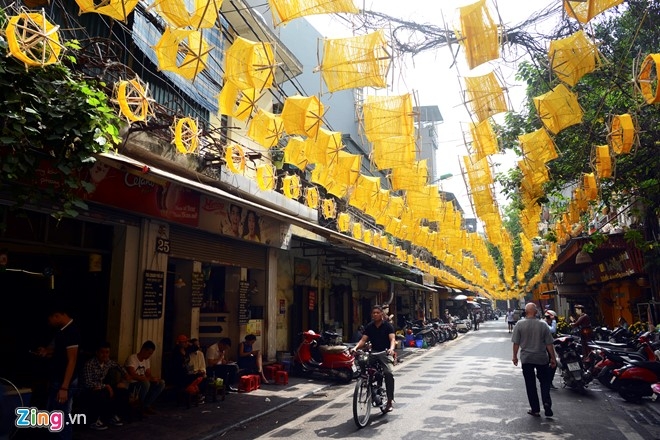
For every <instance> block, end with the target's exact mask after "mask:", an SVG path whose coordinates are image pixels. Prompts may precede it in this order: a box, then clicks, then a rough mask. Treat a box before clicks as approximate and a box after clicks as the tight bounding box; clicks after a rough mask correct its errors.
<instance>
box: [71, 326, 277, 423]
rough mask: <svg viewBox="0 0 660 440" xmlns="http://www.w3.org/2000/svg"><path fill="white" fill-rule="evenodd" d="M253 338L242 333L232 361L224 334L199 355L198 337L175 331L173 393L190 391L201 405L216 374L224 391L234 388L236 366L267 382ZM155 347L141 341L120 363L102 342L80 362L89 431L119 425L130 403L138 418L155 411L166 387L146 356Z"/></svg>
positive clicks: (171, 376) (237, 368)
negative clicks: (83, 361) (175, 391)
mask: <svg viewBox="0 0 660 440" xmlns="http://www.w3.org/2000/svg"><path fill="white" fill-rule="evenodd" d="M256 340H257V338H256V336H255V335H247V336H246V337H245V340H244V341H243V342H242V343H241V345H240V347H239V354H238V359H237V362H234V361H233V360H232V358H231V355H230V349H231V339H229V338H221V339H220V340H219V341H218V342H216V343H215V344H212V345H211V346H209V347H208V349H207V350H206V355H204V353H203V352H202V348H201V346H200V343H199V340H198V339H194V338H193V339H188V337H187V336H186V335H179V336H178V337H177V339H176V346H175V349H174V351H173V353H172V360H171V362H172V363H171V370H170V380H171V381H172V385H174V387H175V389H176V390H177V392H189V393H190V392H191V390H194V392H193V393H192V394H195V395H196V396H198V399H199V401H198V403H203V402H204V398H203V396H204V394H205V388H206V386H207V385H208V384H209V383H215V379H216V378H221V379H222V380H223V386H224V387H225V389H226V390H227V391H230V392H237V391H238V389H237V388H236V384H237V381H238V374H239V371H240V370H244V371H245V372H246V373H247V374H259V375H261V379H262V383H265V384H268V383H269V381H268V380H267V379H266V376H265V375H264V373H263V361H262V358H261V353H260V352H259V351H258V350H254V349H253V345H254V343H255V342H256ZM155 350H156V344H154V343H153V342H152V341H146V342H144V343H143V344H142V347H141V348H140V351H138V352H137V353H135V354H132V355H130V356H129V357H128V358H127V359H126V362H125V363H124V365H123V366H120V365H119V364H118V363H117V362H115V361H113V360H111V359H110V344H109V343H107V342H104V343H102V344H100V345H99V346H98V348H97V349H96V352H95V354H94V357H93V358H91V359H90V360H88V361H87V362H85V364H84V367H83V372H82V373H83V374H82V379H83V381H82V384H83V387H82V390H83V391H82V394H81V398H82V400H83V402H84V405H85V407H86V413H87V415H88V418H89V420H90V421H91V423H90V425H89V427H90V428H91V429H95V430H106V429H108V425H114V426H121V425H123V421H122V417H126V416H128V415H129V414H130V412H131V406H132V405H131V403H134V405H135V406H136V407H137V409H138V411H139V417H145V416H148V415H151V414H155V411H154V410H153V408H152V405H153V403H154V402H155V401H156V399H157V398H158V396H160V394H161V393H162V392H163V390H164V389H165V381H164V380H163V379H160V378H158V377H155V376H153V375H152V374H151V363H150V358H151V356H152V355H153V353H154V351H155ZM209 378H210V379H211V381H209V380H208V379H209Z"/></svg>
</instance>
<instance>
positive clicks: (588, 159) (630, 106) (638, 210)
mask: <svg viewBox="0 0 660 440" xmlns="http://www.w3.org/2000/svg"><path fill="white" fill-rule="evenodd" d="M658 23H660V4H659V3H657V2H654V1H650V0H629V1H628V2H627V7H625V8H619V9H618V10H617V11H615V12H612V13H608V14H605V18H603V19H601V20H600V21H599V22H597V23H596V24H595V25H594V26H593V27H592V28H591V29H592V31H593V37H594V39H595V40H596V41H597V42H598V47H599V50H600V53H601V54H602V61H603V62H602V64H601V65H600V67H599V68H598V69H597V70H596V71H595V72H592V73H590V74H588V75H586V76H585V77H583V78H582V79H581V80H580V81H579V82H578V84H577V85H576V86H575V87H574V88H573V91H574V92H575V93H577V95H578V99H579V102H580V105H581V107H582V109H583V110H584V118H583V121H582V123H581V124H579V125H574V126H571V127H568V128H566V129H564V130H563V131H561V132H560V133H559V134H557V135H556V136H555V143H556V145H557V148H558V150H559V151H560V157H559V158H558V159H555V160H553V161H551V162H549V163H548V167H549V170H550V176H551V180H550V181H549V182H548V183H547V184H546V186H545V190H546V194H547V195H548V197H550V198H556V197H558V196H559V195H560V194H561V192H562V191H564V192H565V189H566V188H569V187H571V186H572V185H575V184H576V182H578V181H579V179H580V176H581V175H582V173H585V172H591V171H593V170H594V168H595V159H594V148H595V146H598V145H605V144H607V143H608V133H609V128H608V127H609V123H610V121H611V117H612V116H613V115H618V114H623V113H630V114H631V115H632V116H633V117H634V118H635V119H636V121H637V124H638V128H639V133H638V134H639V142H638V144H637V146H636V148H635V149H634V150H633V151H632V152H631V154H628V155H620V156H617V157H613V163H614V176H613V178H611V179H601V180H600V181H599V187H600V190H599V197H600V200H601V201H602V203H603V204H604V205H605V206H609V207H612V208H615V209H617V210H624V211H625V210H627V211H628V213H629V214H632V215H633V216H635V217H637V218H638V225H639V226H640V228H641V231H642V232H641V233H640V234H637V235H635V234H628V237H629V238H631V239H632V238H633V237H636V238H637V240H636V244H637V245H638V246H639V247H640V248H642V249H643V250H644V251H646V253H647V255H646V256H647V262H653V261H657V257H658V250H657V249H658V246H657V243H658V237H660V234H659V232H660V231H659V230H658V229H659V228H658V215H660V147H659V146H658V142H657V139H660V107H658V105H657V104H656V105H647V104H646V102H645V101H644V99H643V97H642V96H641V93H640V92H639V89H638V88H637V87H636V84H635V74H636V73H638V71H639V66H640V64H641V60H643V58H644V57H645V56H646V55H647V54H649V53H652V52H654V51H656V50H657V48H658V47H660V30H659V29H660V28H658ZM575 30H576V29H572V28H571V27H565V28H562V29H561V30H560V32H559V33H558V34H557V35H556V36H555V38H554V39H558V38H563V37H565V36H567V34H568V33H570V32H573V31H575ZM518 78H519V79H520V80H523V81H524V82H525V83H526V84H527V95H528V97H529V98H530V100H529V102H528V107H527V111H526V112H525V113H522V114H517V115H507V117H506V118H505V122H504V124H503V126H498V127H497V128H496V130H497V132H498V135H499V138H500V140H501V142H502V147H503V148H505V149H514V150H516V151H518V152H519V146H518V141H517V138H518V136H519V135H520V134H523V133H525V132H529V131H532V130H535V129H537V128H540V127H541V126H542V124H541V122H540V120H539V118H538V117H537V115H536V111H535V109H534V107H533V104H532V101H531V98H532V97H535V96H538V95H541V94H543V93H545V92H547V91H549V90H550V89H551V88H553V87H554V86H556V85H557V84H558V80H557V79H556V77H554V76H553V75H552V73H551V71H550V66H548V59H547V55H542V54H538V55H536V56H534V57H532V59H531V61H529V62H524V63H522V64H521V66H520V69H519V71H518ZM513 177H515V176H513ZM500 178H501V179H502V180H504V181H505V182H504V188H505V190H509V191H510V190H511V188H512V187H514V186H515V184H513V183H512V182H513V180H511V179H509V181H508V183H507V182H506V180H507V176H500ZM652 264H654V263H652ZM659 269H660V266H655V267H652V268H649V273H657V272H658V270H659Z"/></svg>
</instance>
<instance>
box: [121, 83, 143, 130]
mask: <svg viewBox="0 0 660 440" xmlns="http://www.w3.org/2000/svg"><path fill="white" fill-rule="evenodd" d="M147 87H148V86H145V85H143V84H142V82H141V81H140V80H139V78H135V79H131V80H128V81H126V80H123V81H119V83H117V84H116V93H115V96H116V98H115V99H114V102H116V103H117V104H118V105H119V112H120V114H122V115H123V116H124V117H125V118H126V119H127V120H128V122H138V121H145V120H146V119H147V116H148V115H149V98H147Z"/></svg>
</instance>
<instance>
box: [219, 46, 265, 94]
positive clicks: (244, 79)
mask: <svg viewBox="0 0 660 440" xmlns="http://www.w3.org/2000/svg"><path fill="white" fill-rule="evenodd" d="M225 59H226V66H225V82H226V81H229V82H232V83H234V84H235V85H236V87H238V88H239V89H241V90H246V89H256V90H258V91H261V90H263V89H267V88H269V87H270V86H271V85H272V84H273V77H274V76H275V75H274V73H273V70H274V69H275V57H274V56H273V47H272V44H271V43H266V42H255V41H250V40H247V39H245V38H243V37H236V39H235V40H234V42H233V43H232V45H231V46H230V47H229V49H227V51H226V54H225Z"/></svg>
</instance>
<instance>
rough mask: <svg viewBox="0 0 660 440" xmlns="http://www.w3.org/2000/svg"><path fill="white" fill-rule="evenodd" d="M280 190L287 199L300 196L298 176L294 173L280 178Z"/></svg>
mask: <svg viewBox="0 0 660 440" xmlns="http://www.w3.org/2000/svg"><path fill="white" fill-rule="evenodd" d="M282 192H283V193H284V196H285V197H286V198H288V199H298V198H299V197H300V193H301V188H300V177H298V175H296V174H292V175H290V176H286V177H284V178H283V179H282Z"/></svg>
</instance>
